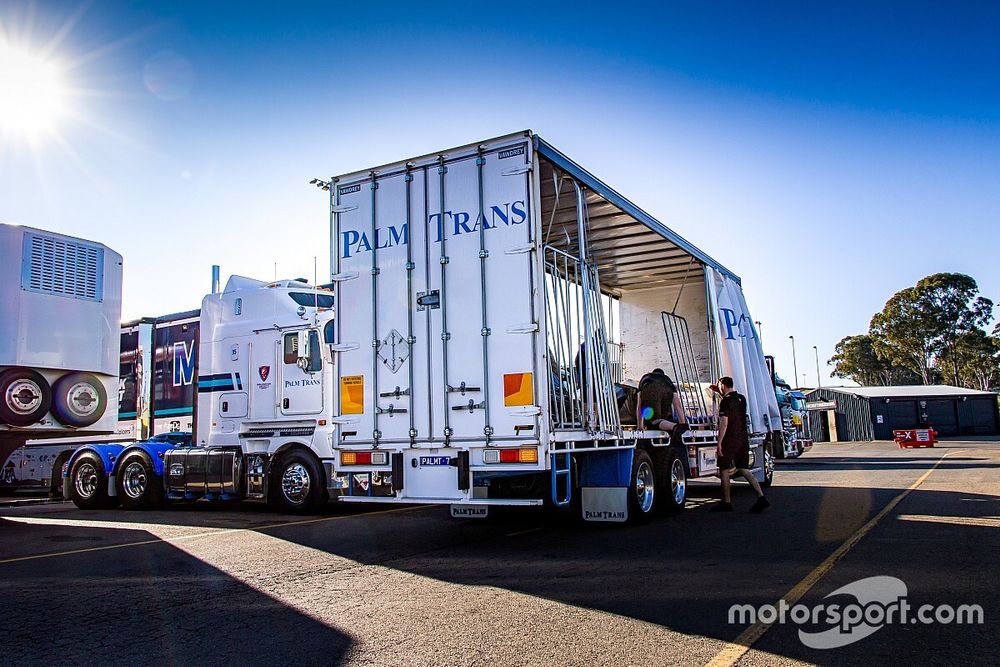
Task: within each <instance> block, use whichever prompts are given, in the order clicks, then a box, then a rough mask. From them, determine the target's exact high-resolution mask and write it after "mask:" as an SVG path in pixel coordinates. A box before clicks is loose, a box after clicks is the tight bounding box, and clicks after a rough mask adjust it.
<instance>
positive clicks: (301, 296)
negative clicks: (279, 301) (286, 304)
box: [288, 292, 333, 308]
mask: <svg viewBox="0 0 1000 667" xmlns="http://www.w3.org/2000/svg"><path fill="white" fill-rule="evenodd" d="M288 296H290V297H291V298H292V301H294V302H295V303H297V304H299V305H300V306H310V307H313V306H317V305H318V306H319V307H320V308H333V295H332V294H324V293H323V292H289V293H288Z"/></svg>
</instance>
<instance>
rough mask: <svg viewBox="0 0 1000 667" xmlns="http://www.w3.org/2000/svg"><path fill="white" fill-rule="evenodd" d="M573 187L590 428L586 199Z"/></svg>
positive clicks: (577, 186) (590, 327)
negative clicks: (574, 191)
mask: <svg viewBox="0 0 1000 667" xmlns="http://www.w3.org/2000/svg"><path fill="white" fill-rule="evenodd" d="M573 188H574V189H575V190H576V233H577V240H576V241H577V252H578V253H579V256H580V257H579V259H580V264H579V266H580V282H579V283H578V284H579V285H580V288H581V290H582V292H583V293H582V294H580V293H578V298H579V299H580V300H581V303H580V305H581V306H582V308H583V347H582V348H581V351H580V362H581V364H582V365H583V366H584V367H585V368H584V370H586V373H581V374H580V375H581V376H586V377H581V380H582V384H583V392H584V404H585V405H586V406H587V423H588V425H589V426H590V428H591V429H593V426H594V421H595V415H594V384H595V383H594V366H595V364H594V362H595V361H596V359H594V358H593V357H594V354H593V347H594V345H593V344H592V337H593V322H592V317H591V312H590V271H589V270H588V269H589V268H590V265H589V263H588V262H587V256H588V252H587V223H586V210H587V199H586V196H585V195H584V193H583V188H582V187H580V183H579V181H576V180H574V181H573Z"/></svg>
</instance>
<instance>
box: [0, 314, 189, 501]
mask: <svg viewBox="0 0 1000 667" xmlns="http://www.w3.org/2000/svg"><path fill="white" fill-rule="evenodd" d="M198 314H199V312H198V311H197V310H192V311H188V312H183V313H174V314H170V315H164V316H161V317H155V318H153V317H147V318H142V319H139V320H134V321H130V322H123V323H122V325H121V334H120V345H119V349H120V352H119V363H118V384H117V389H118V391H117V394H118V422H117V426H116V428H115V429H114V431H113V432H111V433H103V434H90V435H74V436H70V437H57V438H46V439H39V440H27V441H26V442H24V444H22V445H20V446H19V447H17V448H16V449H14V450H13V451H12V452H10V453H9V455H8V456H6V459H5V460H4V461H3V462H2V467H0V470H2V471H3V474H2V475H0V490H3V489H6V490H10V489H36V490H47V491H48V492H49V493H50V494H51V495H53V496H59V495H61V494H62V476H61V473H62V469H63V465H64V464H65V463H66V462H67V461H68V460H69V457H70V456H71V455H72V454H73V452H74V451H76V449H77V448H79V447H80V446H81V445H83V444H87V443H109V442H121V443H129V442H135V441H138V440H142V439H145V438H149V437H152V436H154V435H157V434H163V433H170V432H181V431H186V432H190V431H191V430H192V427H193V421H192V420H193V414H194V369H195V365H196V363H197V361H196V357H197V352H198Z"/></svg>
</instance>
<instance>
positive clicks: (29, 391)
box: [0, 368, 52, 426]
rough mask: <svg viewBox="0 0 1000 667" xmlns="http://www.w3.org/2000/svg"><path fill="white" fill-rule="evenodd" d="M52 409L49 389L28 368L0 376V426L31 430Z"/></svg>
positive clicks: (10, 371) (42, 378)
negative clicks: (25, 427) (0, 424)
mask: <svg viewBox="0 0 1000 667" xmlns="http://www.w3.org/2000/svg"><path fill="white" fill-rule="evenodd" d="M51 407H52V388H51V387H49V383H48V382H46V381H45V378H44V377H42V374H41V373H39V372H38V371H33V370H31V369H30V368H11V369H8V370H6V371H4V372H3V373H0V422H2V423H4V424H9V425H10V426H31V425H32V424H34V423H35V422H37V421H39V420H40V419H42V417H44V416H45V415H46V413H48V411H49V409H50V408H51Z"/></svg>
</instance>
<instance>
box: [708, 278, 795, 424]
mask: <svg viewBox="0 0 1000 667" xmlns="http://www.w3.org/2000/svg"><path fill="white" fill-rule="evenodd" d="M705 273H706V281H705V282H706V283H707V285H708V291H709V299H710V300H711V304H710V306H709V307H710V311H711V317H712V323H713V325H714V327H715V341H716V344H717V346H718V352H719V354H718V360H719V368H720V371H721V373H720V375H728V376H730V377H731V378H733V384H734V388H735V389H736V391H738V392H740V393H741V394H743V395H744V396H746V398H747V410H748V412H749V413H750V421H751V426H752V430H753V432H754V433H763V432H766V431H770V430H780V429H781V412H780V410H779V409H778V401H777V398H776V397H775V395H774V387H772V386H771V376H770V374H769V373H768V371H767V366H766V365H765V363H764V349H763V348H762V347H761V344H760V335H759V334H758V332H757V329H756V327H754V324H753V318H752V317H751V316H750V309H749V308H747V302H746V300H745V299H744V298H743V289H742V288H741V287H740V285H739V284H738V283H737V282H736V281H735V280H733V279H731V278H730V277H729V276H727V275H725V274H724V273H722V272H720V271H718V270H716V269H714V268H712V267H706V268H705Z"/></svg>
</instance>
